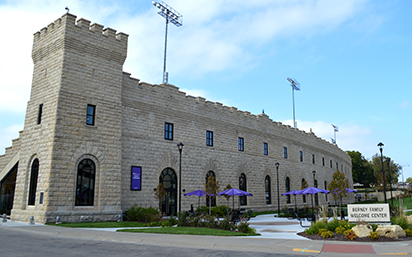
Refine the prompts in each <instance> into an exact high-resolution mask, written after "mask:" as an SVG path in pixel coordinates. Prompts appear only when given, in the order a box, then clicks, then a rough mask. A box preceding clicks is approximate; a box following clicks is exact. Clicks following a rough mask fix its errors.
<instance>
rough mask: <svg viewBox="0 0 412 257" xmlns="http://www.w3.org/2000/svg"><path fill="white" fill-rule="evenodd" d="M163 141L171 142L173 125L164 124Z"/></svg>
mask: <svg viewBox="0 0 412 257" xmlns="http://www.w3.org/2000/svg"><path fill="white" fill-rule="evenodd" d="M165 139H167V140H173V124H172V123H167V122H166V123H165Z"/></svg>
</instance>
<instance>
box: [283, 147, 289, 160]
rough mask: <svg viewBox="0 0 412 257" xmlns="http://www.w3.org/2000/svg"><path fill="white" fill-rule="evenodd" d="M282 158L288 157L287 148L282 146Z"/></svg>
mask: <svg viewBox="0 0 412 257" xmlns="http://www.w3.org/2000/svg"><path fill="white" fill-rule="evenodd" d="M283 158H285V159H287V158H288V149H287V148H286V147H283Z"/></svg>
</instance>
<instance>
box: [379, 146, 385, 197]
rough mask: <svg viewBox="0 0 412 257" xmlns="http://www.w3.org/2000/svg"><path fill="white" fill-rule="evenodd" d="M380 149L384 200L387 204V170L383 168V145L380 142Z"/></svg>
mask: <svg viewBox="0 0 412 257" xmlns="http://www.w3.org/2000/svg"><path fill="white" fill-rule="evenodd" d="M378 147H379V151H381V163H382V179H383V197H384V199H385V203H387V202H386V185H385V170H384V168H383V155H382V150H383V143H382V142H380V143H379V144H378Z"/></svg>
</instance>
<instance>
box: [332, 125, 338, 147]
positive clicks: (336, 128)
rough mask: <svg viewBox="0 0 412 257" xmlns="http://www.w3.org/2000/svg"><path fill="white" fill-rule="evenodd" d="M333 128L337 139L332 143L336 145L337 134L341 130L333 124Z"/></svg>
mask: <svg viewBox="0 0 412 257" xmlns="http://www.w3.org/2000/svg"><path fill="white" fill-rule="evenodd" d="M331 125H332V127H333V133H334V135H335V139H332V143H334V144H335V145H336V132H339V128H338V127H337V126H335V125H333V124H331Z"/></svg>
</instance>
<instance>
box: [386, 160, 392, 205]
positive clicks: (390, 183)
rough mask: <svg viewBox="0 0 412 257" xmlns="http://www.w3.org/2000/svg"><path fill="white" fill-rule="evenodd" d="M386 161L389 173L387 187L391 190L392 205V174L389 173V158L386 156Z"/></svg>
mask: <svg viewBox="0 0 412 257" xmlns="http://www.w3.org/2000/svg"><path fill="white" fill-rule="evenodd" d="M386 161H387V162H388V173H389V181H388V182H389V188H390V190H391V202H392V206H393V195H392V175H391V158H386Z"/></svg>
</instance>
